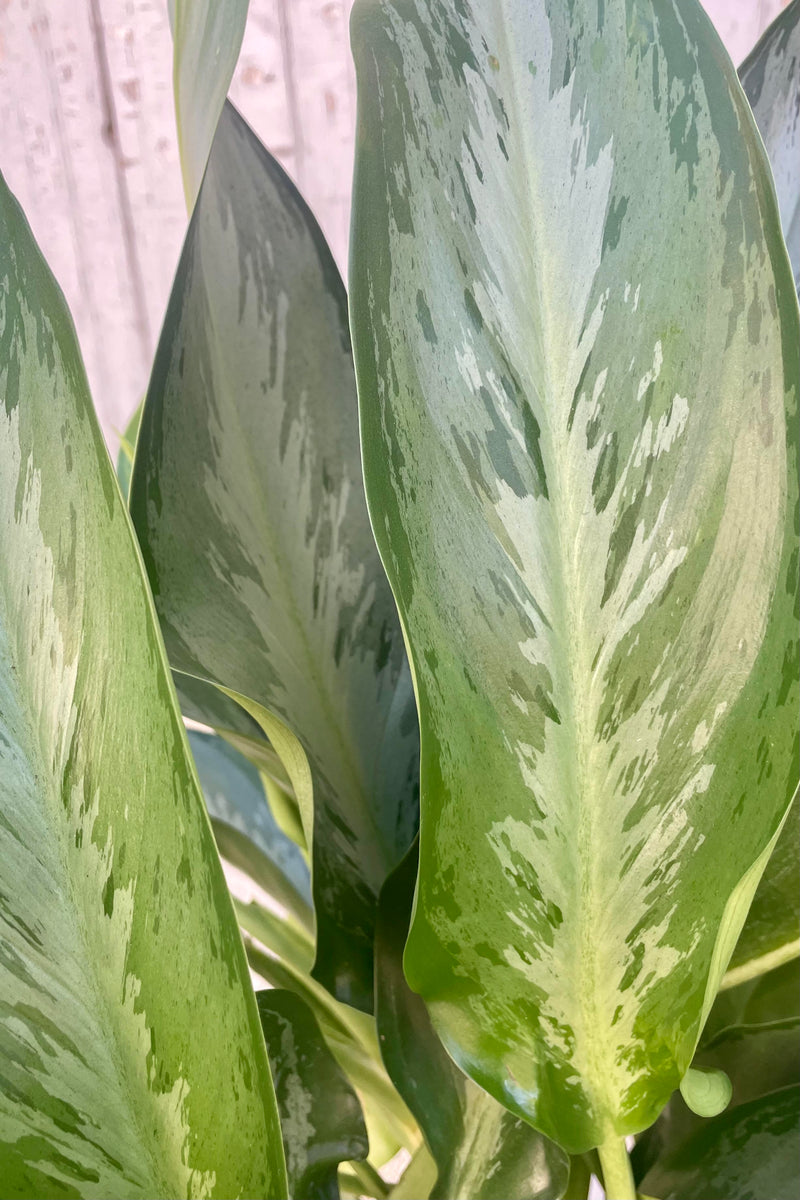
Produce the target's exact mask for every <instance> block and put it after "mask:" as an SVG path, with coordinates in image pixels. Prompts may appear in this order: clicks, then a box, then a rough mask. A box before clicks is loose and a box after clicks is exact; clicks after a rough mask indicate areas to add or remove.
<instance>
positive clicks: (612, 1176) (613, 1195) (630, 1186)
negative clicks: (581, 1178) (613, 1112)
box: [597, 1137, 636, 1200]
mask: <svg viewBox="0 0 800 1200" xmlns="http://www.w3.org/2000/svg"><path fill="white" fill-rule="evenodd" d="M597 1153H598V1154H599V1155H600V1166H601V1168H602V1170H603V1188H604V1190H605V1193H606V1200H636V1184H635V1183H634V1182H633V1172H632V1171H631V1160H630V1159H629V1158H628V1151H627V1150H626V1149H625V1139H624V1138H620V1137H610V1138H609V1139H608V1140H607V1141H605V1142H603V1145H602V1146H598V1147H597Z"/></svg>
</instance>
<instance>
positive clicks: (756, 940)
mask: <svg viewBox="0 0 800 1200" xmlns="http://www.w3.org/2000/svg"><path fill="white" fill-rule="evenodd" d="M798 955H800V804H798V800H797V798H796V797H795V800H794V803H793V804H792V809H791V812H790V813H789V816H788V818H787V820H786V824H785V825H784V827H783V829H782V830H781V833H780V837H779V838H778V841H777V842H776V844H775V849H774V850H773V852H772V854H771V856H770V860H769V863H768V864H767V869H766V870H765V872H764V874H763V876H762V878H761V882H760V883H759V885H758V890H757V891H756V894H755V896H754V897H753V903H752V904H751V905H750V911H749V912H748V914H747V920H746V921H745V924H744V928H743V929H742V932H741V934H740V936H739V940H738V942H737V943H736V949H735V950H734V952H733V954H732V956H731V961H730V963H729V964H728V970H727V972H726V975H725V979H724V980H723V986H726V987H734V986H735V985H736V984H738V983H741V982H742V981H743V980H745V979H751V978H752V977H753V976H755V975H761V974H763V973H764V972H765V971H770V970H772V969H773V968H774V967H777V966H779V965H780V964H781V963H782V962H788V961H790V960H791V959H796V958H797V957H798Z"/></svg>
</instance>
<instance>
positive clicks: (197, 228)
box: [131, 105, 419, 1007]
mask: <svg viewBox="0 0 800 1200" xmlns="http://www.w3.org/2000/svg"><path fill="white" fill-rule="evenodd" d="M357 420H358V416H357V407H356V399H355V388H354V378H353V366H352V359H351V354H350V341H349V334H348V329H347V311H346V302H345V293H344V288H343V286H342V283H341V280H340V278H339V276H338V273H337V271H336V267H335V265H334V262H333V259H332V258H331V255H330V252H329V251H328V248H327V246H326V245H325V243H324V241H323V238H322V234H321V233H320V231H319V228H318V227H317V225H316V222H315V221H314V219H313V217H312V216H311V214H310V212H309V210H308V209H307V207H306V206H305V204H304V203H303V201H302V200H301V198H300V197H299V195H298V194H297V192H296V191H295V189H294V187H293V186H292V184H291V183H290V181H289V179H288V178H287V176H286V175H285V174H284V172H283V171H282V170H281V168H280V167H279V166H278V165H277V164H276V163H275V162H274V160H273V159H271V158H270V156H269V155H268V154H267V152H266V151H265V150H264V148H263V146H262V145H261V144H260V142H259V141H258V139H257V138H256V137H255V136H254V135H253V133H252V132H251V131H250V129H249V128H248V127H247V126H246V124H245V123H244V121H242V119H241V118H240V117H239V116H238V114H237V113H236V111H235V110H234V109H233V108H232V107H231V106H230V105H227V106H226V108H225V110H224V113H223V117H222V119H221V123H220V127H219V132H218V135H217V138H216V140H215V143H214V147H213V150H212V153H211V158H210V161H209V167H208V171H207V174H206V177H205V180H204V183H203V188H202V191H201V194H200V196H199V198H198V202H197V205H196V207H195V212H194V215H193V218H192V221H191V225H190V229H189V233H188V235H187V240H186V244H185V246H184V250H183V254H182V257H181V262H180V266H179V268H178V273H177V277H176V281H175V286H174V290H173V294H172V297H171V300H170V304H169V309H168V312H167V318H166V322H165V326H164V331H163V333H162V337H161V341H160V344H159V348H158V353H157V356H156V361H155V366H154V371H153V376H152V380H151V385H150V389H149V391H148V395H147V402H146V406H145V412H144V416H143V420H142V427H141V432H140V435H139V443H138V450H137V457H136V463H135V464H134V474H133V484H132V492H131V512H132V515H133V518H134V523H135V525H136V528H137V532H138V533H139V537H140V541H141V544H142V547H143V552H144V557H145V561H146V563H147V567H148V572H149V574H150V578H151V582H152V584H153V590H154V594H155V597H156V605H157V607H158V611H159V615H160V617H161V621H162V628H163V630H164V636H165V640H166V643H167V650H168V653H169V655H170V661H171V662H172V665H173V667H174V668H176V669H177V670H179V671H184V672H187V673H188V674H189V675H194V676H198V677H200V678H201V679H203V678H204V679H206V680H210V681H212V682H214V683H217V684H220V685H223V686H225V687H226V688H227V689H229V694H230V696H231V697H232V698H233V699H235V700H237V702H239V703H241V704H242V705H243V706H244V707H245V708H247V710H248V712H249V713H250V715H251V716H252V717H255V718H256V719H257V720H258V721H259V723H260V724H261V726H262V728H264V729H265V731H266V732H267V734H268V735H269V738H270V741H271V742H272V743H273V744H274V746H275V749H276V750H277V751H278V752H279V754H280V755H281V757H282V758H284V762H285V765H286V766H287V770H289V775H290V777H291V778H292V781H293V783H294V782H295V781H296V780H300V781H301V784H302V786H300V785H298V787H297V788H296V789H295V790H296V792H297V793H298V795H297V799H298V803H299V806H300V811H301V812H303V813H304V814H306V815H307V816H310V808H311V804H312V791H313V810H314V812H313V822H314V848H313V878H314V896H315V905H316V909H317V921H318V934H319V942H318V944H319V951H318V959H317V963H316V967H315V972H316V974H317V977H318V978H319V979H321V980H322V981H323V982H324V983H325V984H326V986H328V987H330V988H331V990H332V991H334V992H335V994H337V995H338V996H339V998H340V999H343V1000H347V1001H348V1002H350V1001H352V1002H353V1003H355V1004H358V1005H361V1006H363V1007H369V1006H370V1004H371V992H372V929H373V921H374V908H375V903H376V898H377V893H378V890H379V888H380V886H381V884H382V882H383V880H384V878H385V876H386V874H387V873H388V871H389V870H390V869H391V867H392V866H394V865H395V863H396V862H397V861H398V859H399V857H400V856H401V855H402V853H403V852H404V851H405V850H406V849H407V847H408V845H409V844H410V841H411V839H412V838H413V836H414V830H415V825H416V817H417V811H416V809H417V798H416V773H417V769H418V754H419V743H418V735H417V726H416V716H415V710H414V700H413V692H412V687H411V681H410V675H409V672H408V666H407V663H406V660H405V653H404V649H403V643H402V636H401V633H400V627H399V624H398V621H397V616H396V610H395V607H394V602H393V599H392V595H391V592H390V590H389V586H388V583H387V582H386V578H385V575H384V574H383V569H382V567H381V563H380V560H379V558H378V554H377V551H376V549H375V543H374V540H373V537H372V533H371V530H370V527H369V521H368V518H367V510H366V505H365V500H364V495H363V484H362V480H361V461H360V453H359V444H358V428H357ZM276 738H277V739H278V740H276ZM287 758H289V759H291V760H292V762H293V764H294V766H293V768H292V769H289V762H288V761H287ZM307 816H304V821H306V819H307ZM307 832H308V830H307Z"/></svg>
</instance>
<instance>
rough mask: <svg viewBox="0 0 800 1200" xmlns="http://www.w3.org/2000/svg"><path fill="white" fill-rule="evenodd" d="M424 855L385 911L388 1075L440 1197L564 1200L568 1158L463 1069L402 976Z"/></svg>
mask: <svg viewBox="0 0 800 1200" xmlns="http://www.w3.org/2000/svg"><path fill="white" fill-rule="evenodd" d="M416 877H417V855H416V851H415V850H412V851H410V852H409V854H408V855H407V856H406V858H405V859H404V860H403V862H402V863H401V864H400V866H399V867H397V869H396V870H395V871H394V872H393V873H392V874H391V875H390V876H389V878H388V879H387V881H386V883H385V884H384V886H383V889H382V891H381V896H380V903H379V906H378V924H377V930H376V938H375V951H376V1014H375V1015H376V1020H377V1024H378V1037H379V1040H380V1046H381V1053H382V1055H383V1060H384V1062H385V1064H386V1069H387V1070H388V1072H389V1075H390V1076H391V1078H392V1081H393V1083H394V1085H395V1087H396V1088H397V1090H398V1091H399V1092H400V1095H401V1096H402V1097H403V1099H404V1100H405V1101H406V1103H407V1104H408V1106H409V1108H410V1109H411V1111H412V1112H413V1114H414V1116H415V1117H416V1118H417V1120H418V1121H419V1124H420V1128H421V1129H422V1132H423V1133H424V1135H425V1138H426V1140H427V1142H428V1145H429V1146H430V1149H431V1152H432V1153H433V1157H434V1159H435V1160H436V1163H437V1166H438V1178H437V1180H436V1184H435V1186H434V1187H433V1190H432V1191H431V1192H430V1196H431V1197H432V1198H434V1200H436V1198H441V1200H532V1198H534V1200H535V1198H537V1197H541V1200H558V1197H560V1196H563V1195H565V1190H566V1184H567V1177H568V1175H569V1169H570V1168H569V1159H568V1157H567V1155H566V1154H565V1153H564V1152H563V1151H562V1150H561V1149H560V1148H559V1147H558V1146H556V1145H555V1144H554V1143H553V1142H550V1141H548V1139H547V1138H545V1137H543V1136H542V1135H541V1134H540V1133H537V1132H536V1130H535V1129H532V1128H531V1127H530V1125H528V1124H527V1122H525V1121H522V1120H520V1118H519V1117H517V1116H515V1115H514V1114H513V1113H510V1112H508V1110H507V1109H505V1108H503V1106H502V1105H501V1104H498V1102H497V1101H496V1100H495V1099H493V1097H492V1096H490V1095H489V1094H488V1093H487V1092H485V1091H484V1090H483V1089H482V1088H480V1087H478V1086H477V1084H475V1083H473V1082H472V1080H471V1079H468V1078H467V1076H466V1075H464V1073H463V1072H462V1071H460V1070H459V1069H458V1067H457V1066H456V1065H455V1063H454V1062H453V1060H452V1059H451V1058H450V1057H449V1055H448V1054H447V1052H446V1051H445V1049H444V1047H443V1046H442V1043H441V1042H440V1041H439V1038H438V1037H437V1036H436V1032H435V1031H434V1029H433V1026H432V1025H431V1021H430V1017H429V1016H428V1013H427V1010H426V1008H425V1004H424V1001H423V1000H421V999H420V997H419V996H417V995H415V993H414V992H412V991H411V989H410V988H409V986H408V984H407V983H406V980H405V976H404V975H403V947H404V946H405V942H406V936H407V934H408V925H409V920H410V916H411V904H412V900H413V897H414V882H415V880H416Z"/></svg>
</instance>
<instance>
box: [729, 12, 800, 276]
mask: <svg viewBox="0 0 800 1200" xmlns="http://www.w3.org/2000/svg"><path fill="white" fill-rule="evenodd" d="M739 78H740V79H741V81H742V87H743V88H744V90H745V94H746V96H747V99H748V100H749V101H750V105H751V107H752V109H753V116H754V117H755V119H756V123H757V124H758V128H759V131H760V133H761V136H762V138H763V139H764V145H765V147H766V150H767V155H768V157H769V161H770V165H771V167H772V174H773V176H774V179H775V190H776V192H777V195H778V205H779V208H780V214H781V224H782V225H783V232H784V236H785V238H786V245H787V248H788V250H789V258H790V259H791V263H792V271H793V273H794V281H795V287H796V288H797V289H798V290H800V0H792V2H791V4H787V5H786V7H785V8H784V10H783V12H781V13H779V14H778V16H777V17H776V18H775V20H774V21H773V22H772V24H771V25H770V26H769V28H768V29H767V30H766V32H765V33H764V34H763V36H762V37H761V39H760V40H759V42H758V44H757V45H756V46H755V47H754V48H753V50H752V51H751V52H750V54H748V56H747V58H746V59H745V60H744V62H743V63H742V65H741V67H740V68H739Z"/></svg>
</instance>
